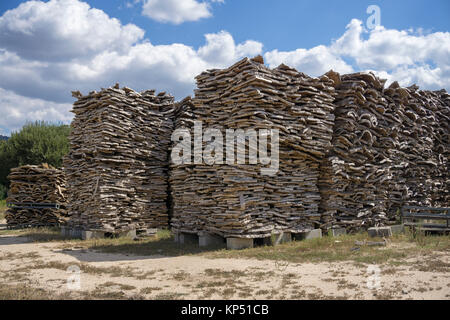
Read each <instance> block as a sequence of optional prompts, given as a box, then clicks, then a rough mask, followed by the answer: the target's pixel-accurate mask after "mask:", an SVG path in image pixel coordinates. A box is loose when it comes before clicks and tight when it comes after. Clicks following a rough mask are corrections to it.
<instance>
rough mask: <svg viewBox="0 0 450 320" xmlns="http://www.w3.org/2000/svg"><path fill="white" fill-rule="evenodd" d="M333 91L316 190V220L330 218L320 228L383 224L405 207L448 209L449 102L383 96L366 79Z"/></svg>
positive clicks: (393, 92)
mask: <svg viewBox="0 0 450 320" xmlns="http://www.w3.org/2000/svg"><path fill="white" fill-rule="evenodd" d="M335 86H336V92H337V97H336V100H335V102H334V104H335V106H336V109H335V115H336V119H335V125H334V133H333V141H332V146H333V147H332V149H331V150H330V152H329V154H328V156H327V157H326V159H325V161H324V163H323V165H322V166H321V177H322V178H323V180H324V181H323V183H322V184H321V185H320V186H319V187H320V189H321V197H322V202H321V212H322V214H323V216H324V217H325V216H328V215H329V214H331V215H332V216H333V218H332V219H324V218H323V219H322V221H323V225H322V226H323V227H325V228H329V227H335V226H344V227H346V228H347V229H359V228H361V227H369V226H373V225H381V224H386V223H389V222H390V221H393V220H394V218H395V214H396V213H397V211H398V209H399V208H400V207H401V206H402V205H404V204H415V205H425V206H433V205H437V206H439V205H444V206H445V205H447V206H448V203H449V202H448V192H449V191H448V190H449V180H448V152H449V140H448V132H449V131H448V125H449V122H448V120H449V117H448V114H449V106H448V100H446V99H447V98H446V95H447V94H446V93H445V92H440V93H436V92H429V91H419V90H418V88H417V87H415V86H412V87H409V88H401V87H400V86H399V85H398V84H397V83H393V84H392V85H391V86H390V87H389V88H386V89H384V81H383V80H380V79H378V78H377V77H375V76H374V75H373V74H371V73H356V74H348V75H342V76H341V77H340V80H339V81H338V82H337V83H336V84H335ZM433 199H434V200H433ZM325 213H327V214H325Z"/></svg>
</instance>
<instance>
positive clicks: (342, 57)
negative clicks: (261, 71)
mask: <svg viewBox="0 0 450 320" xmlns="http://www.w3.org/2000/svg"><path fill="white" fill-rule="evenodd" d="M265 58H266V60H267V62H268V63H269V65H270V66H272V67H275V66H277V65H278V64H280V63H281V62H284V63H286V64H288V65H291V66H293V67H296V68H298V69H299V70H300V71H303V72H305V73H308V74H311V75H313V76H317V75H320V74H323V73H324V72H326V71H327V70H329V69H333V70H335V71H338V72H341V73H342V72H344V73H347V72H352V71H353V70H354V71H365V70H370V71H373V72H375V73H376V74H378V75H379V76H382V77H384V78H386V79H388V80H389V81H388V83H389V82H391V81H398V82H399V83H400V84H401V85H403V86H408V85H411V84H414V83H416V84H418V85H419V86H420V87H422V88H424V89H440V88H447V89H448V88H450V66H449V61H450V33H449V32H435V33H428V34H424V33H423V31H422V30H421V29H419V30H417V32H415V31H414V30H395V29H387V28H385V27H383V26H378V27H376V28H375V29H373V30H370V31H368V30H365V28H364V27H363V24H362V22H361V21H360V20H357V19H353V20H352V21H351V22H350V23H349V24H348V25H347V28H346V31H345V32H344V34H343V35H342V36H341V37H340V38H338V39H337V40H336V41H334V42H332V43H330V44H329V45H328V46H325V45H320V46H317V47H314V48H311V49H303V48H299V49H296V50H293V51H281V52H280V51H278V50H272V51H270V52H267V53H266V54H265Z"/></svg>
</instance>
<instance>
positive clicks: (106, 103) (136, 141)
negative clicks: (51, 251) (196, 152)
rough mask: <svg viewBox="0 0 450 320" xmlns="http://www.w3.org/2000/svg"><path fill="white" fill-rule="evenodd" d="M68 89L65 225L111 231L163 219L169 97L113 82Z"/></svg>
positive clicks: (163, 221) (170, 110)
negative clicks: (91, 89) (69, 127)
mask: <svg viewBox="0 0 450 320" xmlns="http://www.w3.org/2000/svg"><path fill="white" fill-rule="evenodd" d="M73 94H74V96H76V97H77V98H78V101H76V102H75V103H74V106H73V110H72V112H73V113H74V114H75V118H74V120H73V122H72V131H71V134H70V137H69V138H70V153H69V155H68V156H67V157H66V158H65V160H64V163H65V167H66V172H67V179H68V183H69V188H70V193H69V203H70V205H69V216H70V221H69V226H70V227H71V228H73V229H79V230H95V231H104V232H110V233H120V232H124V231H129V230H137V231H145V230H146V229H148V228H159V227H167V226H168V210H167V197H168V181H167V179H168V173H167V170H168V157H169V145H170V135H171V132H172V130H173V123H172V118H173V97H172V96H171V95H167V94H166V93H164V92H162V93H159V94H155V91H153V90H152V91H144V92H141V93H139V92H135V91H133V90H132V89H129V88H126V87H124V88H121V89H120V88H119V86H118V85H116V86H114V87H112V88H108V89H102V90H101V91H100V92H95V91H94V92H91V93H89V94H88V95H86V96H82V95H81V94H80V93H79V92H74V93H73Z"/></svg>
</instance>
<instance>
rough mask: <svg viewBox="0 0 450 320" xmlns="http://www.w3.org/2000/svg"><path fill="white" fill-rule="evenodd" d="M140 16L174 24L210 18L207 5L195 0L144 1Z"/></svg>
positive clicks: (210, 14)
mask: <svg viewBox="0 0 450 320" xmlns="http://www.w3.org/2000/svg"><path fill="white" fill-rule="evenodd" d="M142 14H143V15H144V16H147V17H149V18H152V19H154V20H156V21H159V22H171V23H174V24H180V23H183V22H185V21H197V20H199V19H202V18H209V17H211V16H212V13H211V10H210V5H209V3H207V2H198V1H196V0H145V1H144V5H143V7H142Z"/></svg>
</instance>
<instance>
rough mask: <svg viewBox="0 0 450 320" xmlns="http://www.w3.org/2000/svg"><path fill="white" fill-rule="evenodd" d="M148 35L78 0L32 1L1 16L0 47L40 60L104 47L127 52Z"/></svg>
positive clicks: (92, 52) (64, 57)
mask: <svg viewBox="0 0 450 320" xmlns="http://www.w3.org/2000/svg"><path fill="white" fill-rule="evenodd" d="M143 37H144V30H142V29H140V28H139V27H137V26H136V25H133V24H128V25H122V24H121V22H120V21H119V20H118V19H115V18H110V17H109V16H108V15H107V14H106V13H104V12H103V11H102V10H98V9H95V8H90V6H89V5H88V4H87V3H85V2H81V1H78V0H51V1H49V2H42V1H28V2H24V3H22V4H20V5H19V6H18V7H17V8H15V9H13V10H9V11H6V12H5V13H4V14H3V16H1V17H0V47H1V48H3V49H6V50H8V51H10V52H15V53H17V54H18V55H19V56H21V57H23V58H26V59H30V60H33V59H35V60H40V61H58V60H67V59H70V58H79V57H83V58H89V57H91V56H92V55H95V54H97V53H99V52H102V51H104V50H118V51H126V50H127V49H128V48H129V47H130V46H131V45H133V44H134V43H136V42H137V41H138V40H141V39H142V38H143Z"/></svg>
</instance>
